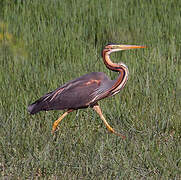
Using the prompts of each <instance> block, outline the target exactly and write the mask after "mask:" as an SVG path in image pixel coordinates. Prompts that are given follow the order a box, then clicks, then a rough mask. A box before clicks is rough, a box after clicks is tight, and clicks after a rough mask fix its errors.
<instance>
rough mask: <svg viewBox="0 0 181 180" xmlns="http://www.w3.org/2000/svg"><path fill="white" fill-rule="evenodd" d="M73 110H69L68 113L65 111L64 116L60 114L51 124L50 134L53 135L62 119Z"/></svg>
mask: <svg viewBox="0 0 181 180" xmlns="http://www.w3.org/2000/svg"><path fill="white" fill-rule="evenodd" d="M72 111H73V110H72V109H70V110H68V111H66V112H65V113H64V114H62V115H61V116H60V117H59V118H58V119H57V120H56V121H55V122H54V123H53V127H52V133H54V132H55V131H56V129H57V126H58V124H59V123H60V122H61V121H62V119H63V118H64V117H65V116H66V115H67V114H68V113H70V112H72Z"/></svg>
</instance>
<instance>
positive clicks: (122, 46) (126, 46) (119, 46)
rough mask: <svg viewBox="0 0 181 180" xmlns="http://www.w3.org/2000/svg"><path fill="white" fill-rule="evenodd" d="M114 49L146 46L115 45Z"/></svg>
mask: <svg viewBox="0 0 181 180" xmlns="http://www.w3.org/2000/svg"><path fill="white" fill-rule="evenodd" d="M114 48H115V49H120V50H128V49H136V48H146V46H137V45H115V46H114Z"/></svg>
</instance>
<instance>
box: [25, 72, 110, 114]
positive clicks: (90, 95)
mask: <svg viewBox="0 0 181 180" xmlns="http://www.w3.org/2000/svg"><path fill="white" fill-rule="evenodd" d="M107 81H109V80H108V78H107V76H106V75H105V74H104V73H101V72H97V73H96V72H95V73H90V74H86V75H84V76H81V77H80V78H77V79H75V80H72V81H70V82H68V83H66V84H65V85H63V86H61V87H59V88H57V89H56V90H54V91H52V92H50V93H47V94H46V95H44V96H43V97H41V98H40V99H39V100H37V101H35V102H34V103H33V104H31V105H30V106H29V107H28V111H29V112H30V113H31V114H35V113H37V112H39V111H42V110H46V111H48V110H63V109H79V108H84V107H87V106H89V105H90V104H91V103H92V101H93V99H94V98H95V97H94V92H95V90H97V89H99V88H100V87H101V86H102V84H104V83H105V82H107Z"/></svg>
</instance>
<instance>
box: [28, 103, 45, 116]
mask: <svg viewBox="0 0 181 180" xmlns="http://www.w3.org/2000/svg"><path fill="white" fill-rule="evenodd" d="M42 110H43V108H42V105H41V102H37V101H36V102H34V103H33V104H30V105H29V106H28V112H29V113H30V114H36V113H38V112H39V111H42Z"/></svg>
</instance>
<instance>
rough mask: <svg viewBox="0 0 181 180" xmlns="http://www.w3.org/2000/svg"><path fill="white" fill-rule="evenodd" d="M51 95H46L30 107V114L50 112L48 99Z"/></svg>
mask: <svg viewBox="0 0 181 180" xmlns="http://www.w3.org/2000/svg"><path fill="white" fill-rule="evenodd" d="M50 94H51V93H48V94H46V95H44V96H43V97H41V98H40V99H38V100H37V101H35V102H34V103H32V104H30V105H29V106H28V112H29V113H30V114H36V113H38V112H40V111H48V110H50V109H51V108H50V106H49V105H50V104H49V105H48V102H47V99H48V97H50Z"/></svg>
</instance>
